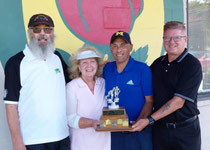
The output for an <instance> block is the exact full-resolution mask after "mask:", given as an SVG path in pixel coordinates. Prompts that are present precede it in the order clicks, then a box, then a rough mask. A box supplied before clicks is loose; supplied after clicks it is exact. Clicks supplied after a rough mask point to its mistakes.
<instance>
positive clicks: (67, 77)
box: [55, 51, 70, 83]
mask: <svg viewBox="0 0 210 150" xmlns="http://www.w3.org/2000/svg"><path fill="white" fill-rule="evenodd" d="M55 54H56V55H57V56H58V57H59V58H60V61H61V64H62V67H63V73H64V77H65V81H66V83H68V82H69V81H70V78H69V72H68V65H67V64H66V63H65V61H64V60H63V57H62V56H61V54H60V53H59V52H58V51H55Z"/></svg>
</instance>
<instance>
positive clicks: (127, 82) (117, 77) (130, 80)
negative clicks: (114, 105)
mask: <svg viewBox="0 0 210 150" xmlns="http://www.w3.org/2000/svg"><path fill="white" fill-rule="evenodd" d="M103 76H104V79H105V90H106V91H105V95H107V94H108V92H109V91H110V90H112V89H113V87H116V86H118V87H119V89H120V94H119V99H120V100H119V103H118V104H119V106H123V107H125V109H126V113H127V114H128V117H129V120H130V121H135V120H137V118H138V116H139V114H140V112H141V110H142V107H143V105H144V103H145V96H149V95H152V94H153V90H152V74H151V70H150V68H149V67H148V66H147V65H146V64H145V63H142V62H138V61H135V60H134V59H133V58H132V57H130V59H129V62H128V64H127V65H126V67H125V68H124V70H123V71H122V72H121V73H118V71H117V67H116V62H115V61H114V62H111V63H107V64H106V66H105V67H104V70H103Z"/></svg>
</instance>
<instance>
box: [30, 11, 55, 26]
mask: <svg viewBox="0 0 210 150" xmlns="http://www.w3.org/2000/svg"><path fill="white" fill-rule="evenodd" d="M39 24H45V25H47V26H50V27H54V23H53V20H52V18H51V17H50V16H48V15H45V14H35V15H33V16H32V17H31V18H30V20H29V23H28V27H34V26H37V25H39Z"/></svg>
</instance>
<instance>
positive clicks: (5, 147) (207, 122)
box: [0, 100, 210, 150]
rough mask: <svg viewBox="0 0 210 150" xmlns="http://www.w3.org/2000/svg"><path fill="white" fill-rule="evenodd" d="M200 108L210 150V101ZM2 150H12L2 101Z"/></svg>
mask: <svg viewBox="0 0 210 150" xmlns="http://www.w3.org/2000/svg"><path fill="white" fill-rule="evenodd" d="M198 108H199V110H200V112H201V114H200V116H199V117H200V123H201V134H202V135H201V136H202V148H201V150H210V142H209V141H210V116H209V115H210V100H205V101H200V102H199V103H198ZM0 150H12V144H11V137H10V134H9V129H8V125H7V122H6V116H5V106H4V104H3V101H0Z"/></svg>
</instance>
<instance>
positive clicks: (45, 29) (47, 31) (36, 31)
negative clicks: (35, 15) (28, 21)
mask: <svg viewBox="0 0 210 150" xmlns="http://www.w3.org/2000/svg"><path fill="white" fill-rule="evenodd" d="M41 30H44V33H47V34H49V33H51V31H52V29H51V28H33V32H34V33H40V32H41Z"/></svg>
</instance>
